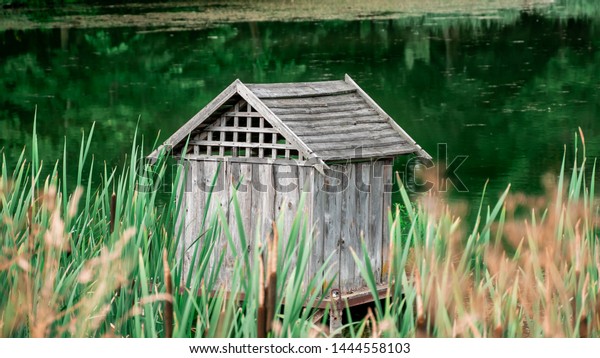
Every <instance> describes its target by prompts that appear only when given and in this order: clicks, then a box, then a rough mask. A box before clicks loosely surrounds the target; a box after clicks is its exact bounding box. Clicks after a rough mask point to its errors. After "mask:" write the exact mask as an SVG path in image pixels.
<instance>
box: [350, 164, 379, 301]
mask: <svg viewBox="0 0 600 358" xmlns="http://www.w3.org/2000/svg"><path fill="white" fill-rule="evenodd" d="M350 165H352V166H354V168H355V171H356V173H355V180H354V185H353V186H354V188H353V190H355V191H356V194H355V195H356V206H355V210H356V212H355V213H354V217H355V219H356V230H357V231H358V237H357V238H358V240H357V242H356V246H352V247H353V248H354V251H355V252H356V254H357V255H358V257H359V258H361V260H362V257H363V256H364V254H363V240H364V243H365V246H366V247H367V254H368V257H369V260H372V257H373V256H372V251H369V247H368V245H369V243H370V242H371V241H372V238H371V231H370V222H371V217H370V215H369V214H370V211H371V166H372V164H371V163H368V162H367V163H352V164H350ZM376 267H377V266H374V268H375V269H376ZM375 277H377V274H375ZM352 285H353V287H352V288H353V290H358V289H360V288H362V287H366V282H365V280H364V279H363V277H362V274H361V272H360V268H359V266H358V265H355V266H354V279H353V281H352Z"/></svg>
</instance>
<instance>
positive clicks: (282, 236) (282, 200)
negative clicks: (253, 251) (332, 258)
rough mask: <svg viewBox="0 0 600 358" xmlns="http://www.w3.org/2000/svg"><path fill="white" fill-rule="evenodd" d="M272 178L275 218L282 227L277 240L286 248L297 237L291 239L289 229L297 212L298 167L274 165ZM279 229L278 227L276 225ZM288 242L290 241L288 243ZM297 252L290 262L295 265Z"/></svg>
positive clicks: (293, 242)
mask: <svg viewBox="0 0 600 358" xmlns="http://www.w3.org/2000/svg"><path fill="white" fill-rule="evenodd" d="M273 178H274V181H275V217H276V220H277V221H278V222H279V220H281V222H282V226H281V227H280V231H279V240H280V242H281V243H282V244H283V245H282V247H283V248H284V250H285V248H286V247H287V245H288V244H292V245H295V243H296V242H297V237H295V238H292V237H290V235H291V229H292V224H293V222H294V218H295V216H296V213H297V211H298V201H299V191H300V185H299V184H298V182H299V180H298V167H297V166H295V165H274V166H273ZM278 227H279V225H278ZM290 240H292V241H291V242H290ZM296 255H297V252H296V251H295V252H294V257H293V258H292V262H293V263H294V265H295V262H296V257H295V256H296Z"/></svg>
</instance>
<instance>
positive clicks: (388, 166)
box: [381, 159, 394, 279]
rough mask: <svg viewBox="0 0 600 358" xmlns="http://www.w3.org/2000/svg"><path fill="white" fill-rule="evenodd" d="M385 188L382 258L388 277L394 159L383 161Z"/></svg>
mask: <svg viewBox="0 0 600 358" xmlns="http://www.w3.org/2000/svg"><path fill="white" fill-rule="evenodd" d="M382 172H383V175H382V178H383V188H384V190H383V191H384V196H383V227H382V233H383V234H382V244H381V258H382V269H381V273H382V278H383V279H386V278H387V275H388V270H389V267H390V263H389V262H388V252H389V245H390V226H389V220H388V214H389V213H390V211H391V210H392V207H391V206H392V192H393V191H394V188H393V186H392V183H393V181H392V176H393V160H389V159H388V160H386V161H384V162H383V169H382ZM392 213H393V211H392Z"/></svg>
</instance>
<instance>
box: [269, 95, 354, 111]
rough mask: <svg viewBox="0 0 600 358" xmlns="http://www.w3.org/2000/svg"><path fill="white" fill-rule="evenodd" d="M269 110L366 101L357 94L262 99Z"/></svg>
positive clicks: (333, 105) (331, 105) (340, 104)
mask: <svg viewBox="0 0 600 358" xmlns="http://www.w3.org/2000/svg"><path fill="white" fill-rule="evenodd" d="M261 100H262V101H263V103H264V104H266V105H267V106H269V108H273V109H277V108H298V107H305V106H312V107H335V106H345V105H348V104H356V103H364V102H365V100H364V99H363V98H362V97H360V96H359V95H357V94H356V93H349V94H341V95H331V96H317V97H309V98H303V97H300V98H286V99H268V98H264V99H261Z"/></svg>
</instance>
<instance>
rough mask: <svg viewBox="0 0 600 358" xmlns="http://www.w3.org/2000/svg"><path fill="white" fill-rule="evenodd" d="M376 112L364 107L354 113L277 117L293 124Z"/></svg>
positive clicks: (279, 115) (370, 114)
mask: <svg viewBox="0 0 600 358" xmlns="http://www.w3.org/2000/svg"><path fill="white" fill-rule="evenodd" d="M376 115H377V111H375V110H374V109H373V108H369V107H364V108H361V109H358V110H356V111H354V110H352V111H346V112H329V111H328V112H325V113H315V114H278V115H277V116H278V117H279V118H281V120H282V121H283V122H286V123H287V122H293V121H302V122H305V121H306V122H310V121H324V120H330V119H340V118H347V119H350V118H352V117H361V116H376Z"/></svg>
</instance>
